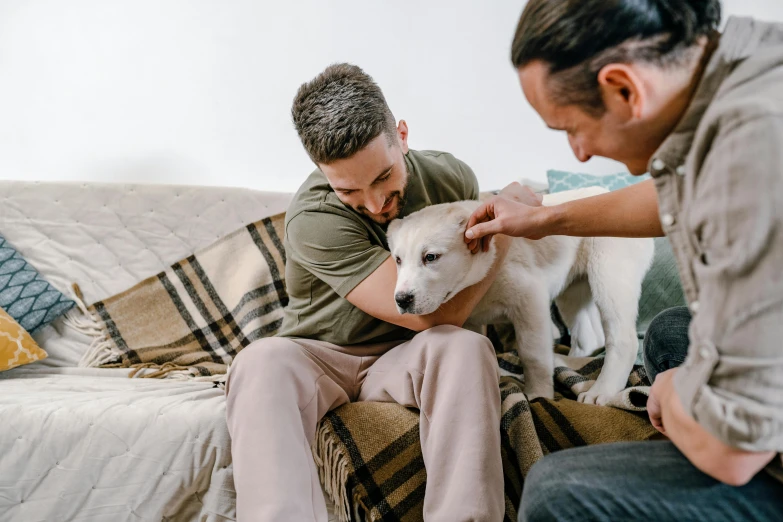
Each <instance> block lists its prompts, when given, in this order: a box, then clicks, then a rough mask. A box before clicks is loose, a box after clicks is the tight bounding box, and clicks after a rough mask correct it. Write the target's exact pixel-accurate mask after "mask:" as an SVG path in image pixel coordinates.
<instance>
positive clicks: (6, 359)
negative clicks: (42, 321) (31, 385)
mask: <svg viewBox="0 0 783 522" xmlns="http://www.w3.org/2000/svg"><path fill="white" fill-rule="evenodd" d="M45 357H46V352H45V351H43V349H42V348H41V347H40V346H38V345H37V344H36V343H35V341H34V340H33V338H32V337H30V334H29V333H27V331H26V330H25V329H24V328H22V327H21V326H19V323H17V322H16V321H14V319H13V318H12V317H11V316H10V315H8V314H7V313H6V311H5V310H3V309H2V308H0V372H2V371H4V370H10V369H11V368H16V367H17V366H21V365H23V364H29V363H31V362H35V361H40V360H41V359H44V358H45Z"/></svg>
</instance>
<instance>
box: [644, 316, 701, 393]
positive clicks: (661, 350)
mask: <svg viewBox="0 0 783 522" xmlns="http://www.w3.org/2000/svg"><path fill="white" fill-rule="evenodd" d="M690 321H691V315H690V312H688V309H687V308H686V307H684V306H678V307H676V308H669V309H668V310H664V311H663V312H661V313H659V314H658V315H656V316H655V318H654V319H653V320H652V321H651V322H650V326H649V327H648V328H647V333H646V334H645V336H644V366H645V369H646V370H647V375H648V377H649V378H650V381H651V382H652V381H653V380H654V379H655V376H656V375H657V374H658V373H660V372H662V371H665V370H668V369H669V368H671V367H673V366H676V365H677V364H679V363H680V362H682V361H683V360H684V359H685V356H686V355H687V353H688V326H689V325H690Z"/></svg>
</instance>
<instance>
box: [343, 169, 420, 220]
mask: <svg viewBox="0 0 783 522" xmlns="http://www.w3.org/2000/svg"><path fill="white" fill-rule="evenodd" d="M405 171H406V174H407V179H406V180H405V187H403V189H402V190H401V191H400V190H395V191H394V192H392V193H391V194H389V196H388V197H387V198H386V201H384V202H383V206H384V207H385V206H386V205H388V204H389V202H391V201H394V200H395V199H396V200H397V204H396V205H395V206H394V208H392V209H391V210H390V211H389V212H384V213H383V214H372V213H370V212H368V211H367V208H366V207H359V208H357V209H354V210H356V211H357V212H359V213H360V214H362V215H363V216H367V217H368V218H370V219H371V220H373V221H374V222H376V223H377V224H379V225H388V224H389V223H391V222H392V221H394V220H395V219H397V218H398V217H400V214H402V211H403V209H405V204H406V203H407V202H408V189H409V188H410V186H411V182H412V181H413V177H412V176H411V173H410V170H408V164H407V162H406V163H405Z"/></svg>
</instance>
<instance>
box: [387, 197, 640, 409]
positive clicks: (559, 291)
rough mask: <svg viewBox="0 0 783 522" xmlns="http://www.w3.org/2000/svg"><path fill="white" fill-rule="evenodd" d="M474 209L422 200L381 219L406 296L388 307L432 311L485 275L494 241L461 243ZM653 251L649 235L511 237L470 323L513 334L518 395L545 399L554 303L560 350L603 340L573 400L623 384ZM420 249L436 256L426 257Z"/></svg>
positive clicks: (588, 347)
mask: <svg viewBox="0 0 783 522" xmlns="http://www.w3.org/2000/svg"><path fill="white" fill-rule="evenodd" d="M604 192H607V191H606V190H605V189H603V188H600V187H591V188H587V189H578V190H572V191H567V192H561V193H557V194H553V195H547V196H545V197H544V205H557V204H560V203H563V202H565V201H570V200H574V199H580V198H584V197H588V196H594V195H596V194H600V193H604ZM477 206H478V202H476V201H462V202H457V203H445V204H441V205H432V206H430V207H427V208H424V209H423V210H420V211H418V212H415V213H413V214H411V215H410V216H407V217H406V218H404V219H398V220H395V221H393V222H392V223H391V224H390V225H389V229H388V234H387V235H388V239H389V247H390V250H391V253H392V256H393V257H394V258H395V259H396V260H397V265H398V266H397V285H396V288H395V296H396V297H397V296H405V295H406V294H407V296H408V298H409V299H411V298H412V302H411V303H410V304H408V305H407V306H405V307H404V308H403V307H402V306H400V305H399V304H398V310H399V311H400V313H413V314H429V313H432V312H434V311H435V310H437V309H438V307H440V305H441V304H442V303H444V302H446V301H448V300H449V299H450V298H451V297H453V296H454V295H456V294H457V293H459V292H460V291H461V290H463V289H465V288H467V287H469V286H471V285H474V284H476V283H478V282H480V281H481V280H482V279H483V278H484V277H486V275H487V273H488V272H489V270H490V268H491V267H492V264H493V262H494V260H495V255H496V251H495V247H494V241H493V242H492V243H491V245H490V249H489V251H488V252H479V253H477V254H471V253H470V251H469V250H468V248H467V246H466V245H465V243H464V240H463V234H464V232H465V225H466V223H467V220H468V218H469V217H470V215H471V213H472V212H473V211H474V210H475V209H476V208H477ZM653 249H654V246H653V241H652V239H622V238H609V237H596V238H578V237H566V236H551V237H547V238H544V239H540V240H537V241H532V240H527V239H514V240H513V241H512V242H511V246H510V248H509V252H508V255H507V256H506V259H505V262H504V263H503V265H502V266H501V267H500V272H499V273H498V275H497V279H496V280H495V282H494V283H493V284H492V286H491V287H490V289H489V291H488V292H487V293H486V295H485V296H484V298H483V299H482V300H481V302H480V303H479V304H478V306H477V307H476V309H475V310H474V311H473V314H472V315H471V317H470V321H471V322H475V323H478V324H489V323H492V322H496V321H498V320H502V319H504V318H505V319H507V320H509V321H510V322H511V323H512V324H513V325H514V329H515V331H516V339H517V350H518V352H519V357H520V359H521V360H522V366H523V369H524V375H525V393H526V394H527V396H528V398H529V399H530V400H532V399H534V398H536V397H547V398H552V397H554V382H553V372H554V356H553V350H552V335H551V321H550V313H549V309H550V303H551V302H552V301H553V300H554V301H555V302H556V303H557V306H558V309H559V310H560V314H561V316H562V317H563V319H564V321H565V322H566V324H567V325H568V326H569V328H570V331H571V342H572V348H571V352H570V354H569V355H572V356H585V355H589V354H590V353H592V352H593V351H594V350H596V349H598V348H600V347H602V346H604V345H605V346H606V360H605V362H604V366H603V370H602V371H601V374H600V376H599V377H598V379H597V380H596V382H595V384H594V385H593V386H592V388H590V389H589V390H588V391H586V392H583V393H581V394H580V395H579V401H581V402H587V403H593V404H603V403H604V402H606V400H607V399H609V398H610V397H611V396H613V395H615V394H616V393H617V392H619V391H620V390H622V389H623V388H624V387H625V384H626V381H627V379H628V375H629V374H630V372H631V370H632V368H633V364H634V361H635V359H636V352H637V346H638V343H637V337H636V316H637V313H638V302H639V294H640V293H641V284H642V279H643V278H644V275H645V273H646V272H647V270H648V268H649V266H650V263H651V261H652V256H653ZM427 254H434V255H435V256H437V259H436V260H435V261H431V262H427V261H425V259H426V256H427ZM403 302H404V300H403Z"/></svg>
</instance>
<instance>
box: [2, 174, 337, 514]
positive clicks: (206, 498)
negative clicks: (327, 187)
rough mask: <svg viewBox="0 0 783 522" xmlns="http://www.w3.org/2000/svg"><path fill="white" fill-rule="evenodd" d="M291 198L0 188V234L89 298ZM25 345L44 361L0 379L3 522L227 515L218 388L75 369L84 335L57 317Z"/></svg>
mask: <svg viewBox="0 0 783 522" xmlns="http://www.w3.org/2000/svg"><path fill="white" fill-rule="evenodd" d="M290 197H291V195H290V194H280V193H272V192H261V191H254V190H246V189H238V188H221V187H192V186H191V187H186V186H165V185H133V184H107V183H87V184H82V183H37V182H25V181H0V232H2V234H3V235H4V236H5V237H6V238H7V239H8V240H9V242H10V243H11V244H13V245H14V246H15V247H16V248H17V249H18V250H19V251H20V252H21V253H22V255H24V256H25V258H26V259H27V260H28V261H30V262H31V263H32V264H33V265H34V266H35V267H36V268H37V269H38V270H39V271H41V272H42V273H43V275H44V276H45V277H46V278H47V279H49V280H50V281H51V282H52V283H53V284H54V285H55V286H57V287H58V288H59V289H60V290H61V291H64V292H67V291H68V286H69V285H70V283H71V282H76V283H78V284H79V285H80V287H81V289H82V291H83V293H84V296H85V300H86V301H87V302H88V303H89V302H94V301H96V300H98V299H102V298H104V297H107V296H110V295H113V294H115V293H117V292H121V291H123V290H125V289H126V288H128V287H130V286H132V285H133V284H135V283H136V282H138V281H140V280H142V279H144V278H145V277H149V276H151V275H154V274H156V273H157V272H159V271H161V270H162V269H163V268H165V267H166V266H168V265H170V264H172V263H174V262H176V261H178V260H179V259H181V258H183V257H185V256H187V255H189V254H190V253H192V252H193V251H195V250H198V249H200V248H203V247H205V246H208V245H209V244H211V243H212V242H213V241H215V240H216V239H217V238H219V237H221V236H222V235H224V234H227V233H230V232H232V231H234V230H236V229H237V228H239V227H241V226H244V225H245V224H247V223H249V222H252V221H256V220H258V219H261V218H263V217H265V216H269V215H272V214H276V213H278V212H282V211H284V210H285V208H286V206H287V204H288V201H289V200H290ZM35 338H36V341H38V343H39V344H40V345H41V346H42V347H43V348H44V349H45V350H46V351H47V352H48V354H49V357H48V358H47V359H44V360H43V361H40V362H37V363H33V364H31V365H27V366H23V367H21V368H16V369H14V370H10V371H7V372H2V373H0V522H6V521H11V522H37V521H47V522H49V521H60V520H62V521H66V520H68V521H70V520H74V521H96V522H97V521H107V522H114V521H123V520H133V521H147V520H150V521H152V520H154V521H161V520H171V521H199V522H207V521H220V520H234V517H235V492H234V486H233V479H232V466H231V456H230V452H229V449H230V441H229V437H228V432H227V428H226V422H225V397H224V393H223V391H222V390H220V389H218V388H214V387H213V385H212V384H211V383H200V382H182V381H172V380H153V379H138V378H137V379H129V378H128V371H127V370H121V369H118V370H107V369H90V368H78V367H77V365H78V362H79V359H80V357H81V355H82V354H83V353H84V350H85V349H86V348H87V346H88V343H89V339H88V338H86V337H85V336H83V335H82V334H80V333H79V332H77V331H76V330H74V329H72V328H70V327H69V326H68V324H67V323H66V322H65V321H63V320H57V321H55V322H54V323H53V324H52V325H51V326H50V327H47V328H44V329H43V330H41V331H39V332H37V333H36V335H35ZM259 472H260V473H263V470H259ZM327 503H328V501H327ZM329 512H330V513H333V510H332V509H331V508H330V510H329Z"/></svg>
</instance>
